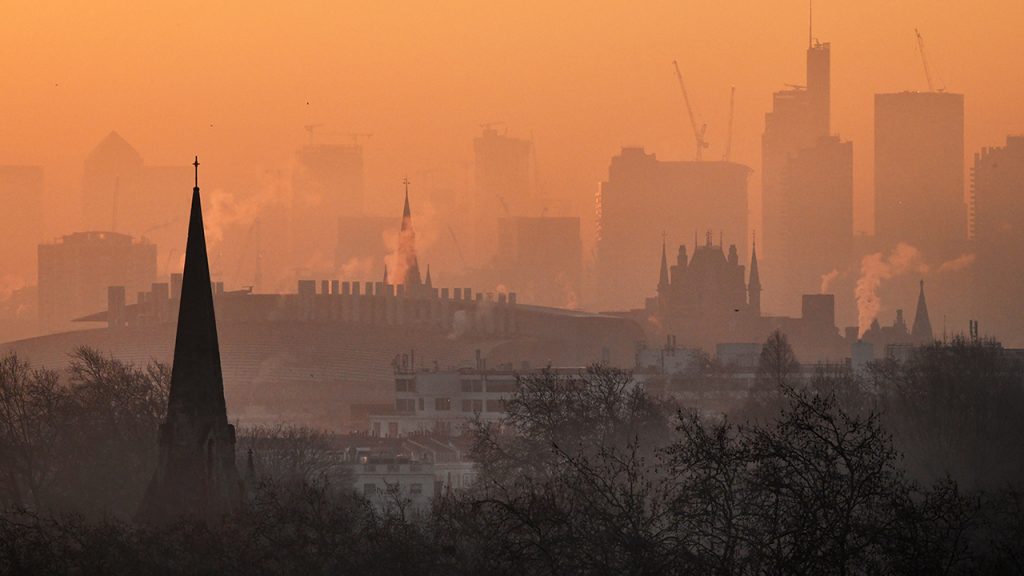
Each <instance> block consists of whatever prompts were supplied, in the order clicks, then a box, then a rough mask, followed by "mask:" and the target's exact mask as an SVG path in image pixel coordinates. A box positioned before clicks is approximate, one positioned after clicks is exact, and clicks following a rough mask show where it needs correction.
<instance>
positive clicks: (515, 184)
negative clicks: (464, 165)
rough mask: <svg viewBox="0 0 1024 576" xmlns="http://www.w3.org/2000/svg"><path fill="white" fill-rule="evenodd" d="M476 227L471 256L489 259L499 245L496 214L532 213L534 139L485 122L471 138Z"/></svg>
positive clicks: (482, 260)
mask: <svg viewBox="0 0 1024 576" xmlns="http://www.w3.org/2000/svg"><path fill="white" fill-rule="evenodd" d="M473 158H474V176H475V188H476V194H475V198H474V199H475V202H474V207H473V214H474V221H475V225H476V229H475V230H474V231H473V235H474V237H475V240H476V241H475V242H474V245H473V247H472V253H471V254H470V257H471V258H473V259H474V260H476V261H477V262H478V263H480V264H483V263H485V262H487V261H489V260H490V259H491V258H492V257H493V256H494V254H495V253H496V252H497V248H498V236H497V234H496V233H495V229H496V226H497V219H498V218H505V217H509V216H531V215H535V214H536V212H534V210H535V209H536V207H535V205H534V192H535V190H534V186H533V143H532V142H530V141H529V140H523V139H521V138H513V137H511V136H508V135H506V134H503V133H498V131H497V130H495V129H494V128H492V127H491V126H485V127H484V130H483V133H482V134H481V135H480V136H478V137H477V138H475V139H474V140H473Z"/></svg>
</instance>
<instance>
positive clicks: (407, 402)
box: [395, 398, 416, 412]
mask: <svg viewBox="0 0 1024 576" xmlns="http://www.w3.org/2000/svg"><path fill="white" fill-rule="evenodd" d="M395 410H397V411H399V412H415V411H416V399H414V398H397V399H396V400H395Z"/></svg>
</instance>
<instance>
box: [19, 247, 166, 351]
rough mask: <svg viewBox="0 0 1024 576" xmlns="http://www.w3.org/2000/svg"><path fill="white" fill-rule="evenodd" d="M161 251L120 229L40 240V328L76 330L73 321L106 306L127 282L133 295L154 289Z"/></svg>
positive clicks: (129, 291)
mask: <svg viewBox="0 0 1024 576" xmlns="http://www.w3.org/2000/svg"><path fill="white" fill-rule="evenodd" d="M156 253H157V249H156V245H154V244H151V243H149V242H147V241H144V240H137V239H134V238H132V237H131V236H128V235H127V234H118V233H116V232H77V233H75V234H69V235H67V236H64V237H63V238H61V240H60V241H59V242H57V243H54V244H40V245H39V284H38V286H39V321H40V327H41V328H42V330H43V331H46V332H51V331H57V330H67V329H71V328H72V327H74V324H72V321H73V320H74V319H76V318H79V317H82V316H85V315H87V314H91V313H94V312H97V311H100V310H103V309H104V308H105V307H106V306H107V288H108V287H110V286H124V287H125V290H126V291H127V293H128V294H137V293H139V292H143V291H147V290H149V289H150V286H151V284H152V283H153V282H154V281H155V279H156V275H157V273H156Z"/></svg>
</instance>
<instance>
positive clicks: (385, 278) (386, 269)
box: [384, 264, 388, 286]
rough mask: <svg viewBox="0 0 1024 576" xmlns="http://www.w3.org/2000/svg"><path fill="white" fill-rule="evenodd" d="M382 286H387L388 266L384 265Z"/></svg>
mask: <svg viewBox="0 0 1024 576" xmlns="http://www.w3.org/2000/svg"><path fill="white" fill-rule="evenodd" d="M384 285H385V286H387V285H388V265H387V264H384Z"/></svg>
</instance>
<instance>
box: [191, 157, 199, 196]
mask: <svg viewBox="0 0 1024 576" xmlns="http://www.w3.org/2000/svg"><path fill="white" fill-rule="evenodd" d="M192 165H193V166H195V167H196V188H199V156H196V161H195V162H193V163H192Z"/></svg>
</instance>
